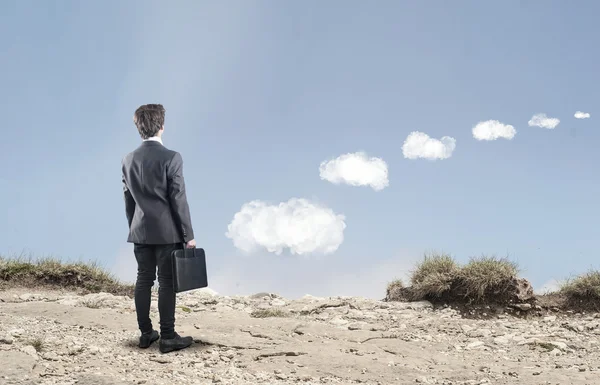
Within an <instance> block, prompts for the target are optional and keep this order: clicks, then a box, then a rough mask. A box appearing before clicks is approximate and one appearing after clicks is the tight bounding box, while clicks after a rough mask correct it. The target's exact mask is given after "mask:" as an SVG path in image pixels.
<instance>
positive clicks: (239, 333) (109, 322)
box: [0, 289, 600, 385]
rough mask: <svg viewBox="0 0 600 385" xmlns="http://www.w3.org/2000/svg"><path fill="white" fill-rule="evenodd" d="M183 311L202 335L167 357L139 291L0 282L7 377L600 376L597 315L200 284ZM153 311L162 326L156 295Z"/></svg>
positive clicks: (318, 379) (16, 380) (244, 380)
mask: <svg viewBox="0 0 600 385" xmlns="http://www.w3.org/2000/svg"><path fill="white" fill-rule="evenodd" d="M265 309H266V310H265ZM273 310H278V311H275V312H273ZM271 313H272V314H271ZM257 315H273V317H267V318H257V317H256V316H257ZM176 317H177V321H176V322H177V329H178V331H179V333H180V334H182V335H192V336H194V338H195V343H194V345H192V347H190V348H189V349H187V350H184V351H180V352H175V353H168V354H164V355H163V354H160V353H159V352H158V345H157V344H154V345H153V346H152V347H151V348H150V349H148V350H140V349H139V348H137V346H136V344H137V338H138V331H137V325H136V317H135V310H134V306H133V300H132V299H130V298H127V297H116V296H113V295H110V294H104V293H100V294H91V295H86V296H78V295H75V294H73V293H67V292H55V291H53V292H50V291H32V290H31V289H29V290H24V289H11V290H5V291H0V356H1V357H2V359H1V360H0V361H1V365H0V384H24V385H29V384H65V385H67V384H79V385H92V384H97V385H100V384H106V385H108V384H110V385H124V384H146V385H152V384H168V385H171V384H215V383H218V384H242V385H243V384H356V383H362V384H415V383H417V384H418V383H421V384H447V385H450V384H454V385H459V384H522V385H527V384H561V385H562V384H598V383H599V381H600V380H599V378H600V353H599V352H600V350H599V346H598V345H599V344H598V342H599V338H598V336H599V335H600V316H599V315H596V314H591V315H581V314H568V315H567V314H564V313H557V314H555V315H546V316H544V317H538V318H533V319H531V318H530V319H523V318H515V317H512V316H508V315H502V314H501V315H496V316H494V317H492V318H491V319H485V320H484V319H469V318H463V317H461V315H460V314H459V313H457V312H456V311H455V310H453V309H450V308H445V309H437V310H434V309H433V308H432V306H431V304H430V303H428V302H413V303H403V302H381V301H372V300H365V299H361V298H345V297H336V298H315V297H311V296H306V297H304V298H302V299H299V300H293V301H290V300H286V299H284V298H280V297H278V296H275V295H270V294H266V293H262V294H257V295H255V296H252V297H222V296H219V295H216V294H215V293H211V292H210V291H205V290H200V291H195V292H190V293H186V294H180V295H178V309H177V315H176ZM153 321H154V322H155V328H158V313H157V303H156V298H155V299H154V302H153Z"/></svg>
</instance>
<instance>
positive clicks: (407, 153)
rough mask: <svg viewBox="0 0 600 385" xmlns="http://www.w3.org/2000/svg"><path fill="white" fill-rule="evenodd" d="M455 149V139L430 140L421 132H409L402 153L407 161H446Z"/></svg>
mask: <svg viewBox="0 0 600 385" xmlns="http://www.w3.org/2000/svg"><path fill="white" fill-rule="evenodd" d="M455 148H456V139H454V138H451V137H449V136H444V137H442V138H441V139H433V138H430V137H429V135H427V134H425V133H423V132H418V131H415V132H411V133H410V134H409V135H408V137H407V138H406V140H405V141H404V145H403V146H402V152H403V154H404V157H405V158H408V159H417V158H424V159H431V160H433V159H447V158H450V157H451V156H452V152H453V151H454V149H455Z"/></svg>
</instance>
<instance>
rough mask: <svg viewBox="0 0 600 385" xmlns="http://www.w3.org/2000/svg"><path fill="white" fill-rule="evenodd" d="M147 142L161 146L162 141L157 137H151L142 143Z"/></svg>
mask: <svg viewBox="0 0 600 385" xmlns="http://www.w3.org/2000/svg"><path fill="white" fill-rule="evenodd" d="M148 141H154V142H159V143H160V144H163V142H162V139H161V138H160V137H158V136H153V137H150V138H148V139H144V142H148Z"/></svg>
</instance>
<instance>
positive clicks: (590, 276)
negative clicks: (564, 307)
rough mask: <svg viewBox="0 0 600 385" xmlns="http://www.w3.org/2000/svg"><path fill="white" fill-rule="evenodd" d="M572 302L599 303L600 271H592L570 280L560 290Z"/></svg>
mask: <svg viewBox="0 0 600 385" xmlns="http://www.w3.org/2000/svg"><path fill="white" fill-rule="evenodd" d="M558 293H559V294H562V295H564V296H565V298H566V299H567V300H568V301H570V302H597V301H598V300H600V271H597V270H590V271H589V272H587V273H585V274H582V275H580V276H578V277H575V278H571V279H568V280H567V281H566V282H565V283H563V284H562V286H561V287H560V289H559V290H558Z"/></svg>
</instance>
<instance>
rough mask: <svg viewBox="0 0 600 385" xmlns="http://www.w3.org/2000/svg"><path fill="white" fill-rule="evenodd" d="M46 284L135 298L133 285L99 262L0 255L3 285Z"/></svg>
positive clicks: (54, 286)
mask: <svg viewBox="0 0 600 385" xmlns="http://www.w3.org/2000/svg"><path fill="white" fill-rule="evenodd" d="M11 286H19V287H32V288H34V287H47V288H61V289H74V290H81V291H83V292H85V293H98V292H106V293H111V294H115V295H127V296H130V297H133V290H134V286H133V285H129V284H124V283H122V282H120V281H119V280H118V279H117V278H115V277H114V276H113V275H112V274H111V273H109V272H108V271H106V270H105V269H104V268H102V267H100V266H99V265H98V264H97V263H96V262H87V263H86V262H63V261H61V260H59V259H57V258H42V259H37V260H34V259H33V258H22V257H18V258H6V257H2V256H0V288H1V287H11Z"/></svg>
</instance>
